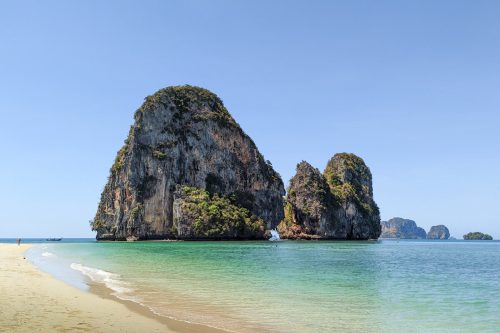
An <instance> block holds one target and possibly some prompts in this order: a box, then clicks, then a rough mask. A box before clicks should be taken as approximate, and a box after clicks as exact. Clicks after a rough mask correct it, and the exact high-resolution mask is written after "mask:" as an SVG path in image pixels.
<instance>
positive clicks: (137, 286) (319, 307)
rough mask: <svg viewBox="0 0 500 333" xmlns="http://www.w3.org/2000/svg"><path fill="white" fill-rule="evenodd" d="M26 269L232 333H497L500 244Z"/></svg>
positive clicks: (262, 251)
mask: <svg viewBox="0 0 500 333" xmlns="http://www.w3.org/2000/svg"><path fill="white" fill-rule="evenodd" d="M0 242H1V240H0ZM28 259H30V260H31V261H32V262H33V263H35V264H36V265H38V266H39V267H40V268H41V269H43V270H45V271H47V272H49V273H50V274H53V275H54V276H55V277H56V278H59V279H62V280H64V281H66V282H68V283H70V284H73V285H74V286H76V287H78V288H81V289H84V290H88V289H89V287H88V286H89V285H90V284H92V283H99V284H102V285H104V286H106V287H107V288H109V289H107V290H109V293H110V294H112V295H113V297H117V298H120V299H123V300H131V301H134V302H137V303H140V304H142V305H144V306H146V307H148V308H149V309H151V311H153V312H155V313H156V314H158V315H161V316H166V317H170V318H175V319H179V320H184V321H189V322H194V323H200V324H205V325H209V326H214V327H219V328H223V329H227V330H230V331H236V332H262V333H265V332H287V333H288V332H301V333H309V332H498V331H499V330H500V242H496V241H392V240H382V241H378V242H349V241H342V242H326V241H321V242H306V241H302V242H301V241H282V242H264V241H261V242H257V241H256V242H136V243H119V242H117V243H113V242H109V243H107V242H99V243H97V242H93V241H89V240H72V241H71V240H70V241H69V242H64V241H63V242H61V243H59V242H57V243H50V242H44V243H40V244H38V245H37V246H35V247H34V248H32V249H30V250H29V251H28Z"/></svg>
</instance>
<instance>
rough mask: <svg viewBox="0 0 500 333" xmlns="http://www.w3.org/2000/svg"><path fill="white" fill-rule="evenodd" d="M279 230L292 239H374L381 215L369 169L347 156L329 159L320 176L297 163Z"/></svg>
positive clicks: (377, 233)
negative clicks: (374, 195) (374, 198)
mask: <svg viewBox="0 0 500 333" xmlns="http://www.w3.org/2000/svg"><path fill="white" fill-rule="evenodd" d="M278 230H279V231H280V232H281V233H282V234H283V237H284V238H292V239H296V238H298V239H377V238H378V237H379V235H380V213H379V209H378V207H377V205H376V203H375V201H374V200H373V189H372V175H371V172H370V169H369V168H368V167H367V166H366V164H365V163H364V161H363V160H362V159H361V158H359V157H358V156H356V155H354V154H347V153H342V154H336V155H335V156H334V157H333V158H332V159H330V161H329V162H328V164H327V166H326V169H325V171H324V173H323V174H321V173H320V171H319V170H318V169H316V168H314V167H312V166H311V165H310V164H308V163H307V162H301V163H299V164H298V165H297V172H296V174H295V176H294V177H293V178H292V179H291V180H290V187H289V189H288V194H287V197H286V206H285V219H284V220H283V222H282V223H280V225H279V229H278Z"/></svg>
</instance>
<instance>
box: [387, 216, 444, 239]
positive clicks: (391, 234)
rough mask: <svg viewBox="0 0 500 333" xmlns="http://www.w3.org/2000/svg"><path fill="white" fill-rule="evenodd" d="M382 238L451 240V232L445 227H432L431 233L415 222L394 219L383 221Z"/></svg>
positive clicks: (399, 218) (398, 218)
mask: <svg viewBox="0 0 500 333" xmlns="http://www.w3.org/2000/svg"><path fill="white" fill-rule="evenodd" d="M381 225H382V233H381V235H380V237H381V238H397V239H440V240H446V239H449V238H450V231H449V230H448V228H447V227H446V226H445V225H442V224H440V225H435V226H432V227H431V228H430V230H429V232H425V230H424V229H423V228H420V227H419V226H417V223H416V222H415V221H413V220H409V219H404V218H401V217H394V218H392V219H390V220H388V221H382V223H381Z"/></svg>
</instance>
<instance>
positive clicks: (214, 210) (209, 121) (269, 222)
mask: <svg viewBox="0 0 500 333" xmlns="http://www.w3.org/2000/svg"><path fill="white" fill-rule="evenodd" d="M284 194H285V191H284V186H283V182H282V180H281V178H280V176H279V175H278V173H277V172H275V171H274V170H273V168H272V166H271V165H270V164H269V163H267V162H266V161H265V160H264V158H263V156H262V155H261V154H260V152H259V151H258V149H257V147H256V146H255V144H254V142H253V141H252V139H251V138H250V137H248V136H247V135H246V134H245V133H244V132H243V130H242V129H241V127H240V126H239V125H238V124H237V123H236V121H235V120H234V119H233V118H232V117H231V115H230V114H229V112H228V111H227V110H226V108H225V107H224V105H223V103H222V101H221V100H220V99H219V98H218V97H217V96H216V95H215V94H213V93H211V92H209V91H208V90H206V89H202V88H197V87H191V86H178V87H168V88H165V89H162V90H159V91H158V92H156V93H155V94H154V95H152V96H149V97H147V98H146V100H145V102H144V104H143V105H142V106H141V107H140V108H139V110H137V111H136V112H135V115H134V124H133V125H132V127H131V128H130V132H129V135H128V137H127V139H126V141H125V144H124V146H123V147H122V148H121V149H120V151H119V152H118V154H117V156H116V160H115V163H114V164H113V166H112V168H111V171H110V176H109V179H108V182H107V184H106V186H105V187H104V190H103V192H102V195H101V200H100V202H99V206H98V209H97V213H96V215H95V218H94V219H93V221H92V228H93V230H96V231H97V239H108V240H124V239H162V238H179V239H248V238H262V237H263V235H264V232H263V231H264V230H265V229H271V228H275V227H276V226H277V225H278V223H279V222H280V221H281V220H282V219H283V195H284Z"/></svg>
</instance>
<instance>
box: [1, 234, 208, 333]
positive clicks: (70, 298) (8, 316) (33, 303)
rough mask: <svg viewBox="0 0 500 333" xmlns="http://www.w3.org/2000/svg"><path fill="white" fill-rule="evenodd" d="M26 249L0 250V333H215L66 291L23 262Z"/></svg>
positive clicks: (67, 288) (71, 289)
mask: <svg viewBox="0 0 500 333" xmlns="http://www.w3.org/2000/svg"><path fill="white" fill-rule="evenodd" d="M30 246H31V245H21V246H17V245H14V244H0V267H1V270H0V332H207V329H208V331H213V330H212V329H210V328H204V327H202V326H198V325H190V324H187V323H183V322H177V321H174V320H169V319H167V318H165V319H162V318H157V317H158V316H155V315H154V314H152V313H151V312H150V311H148V310H147V309H145V308H143V307H141V306H140V305H137V306H135V307H134V305H132V304H130V305H129V304H123V303H120V302H117V301H115V300H112V299H109V298H108V299H106V298H105V297H100V296H98V295H96V294H93V293H88V292H84V291H81V290H79V289H76V288H74V287H72V286H69V285H67V284H66V283H64V282H62V281H59V280H57V279H55V278H53V277H52V276H50V275H49V274H46V273H44V272H42V271H40V270H38V269H37V268H36V267H35V266H33V265H32V264H31V263H30V262H29V261H28V260H27V259H25V256H24V252H25V251H26V250H27V249H29V248H30Z"/></svg>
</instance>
